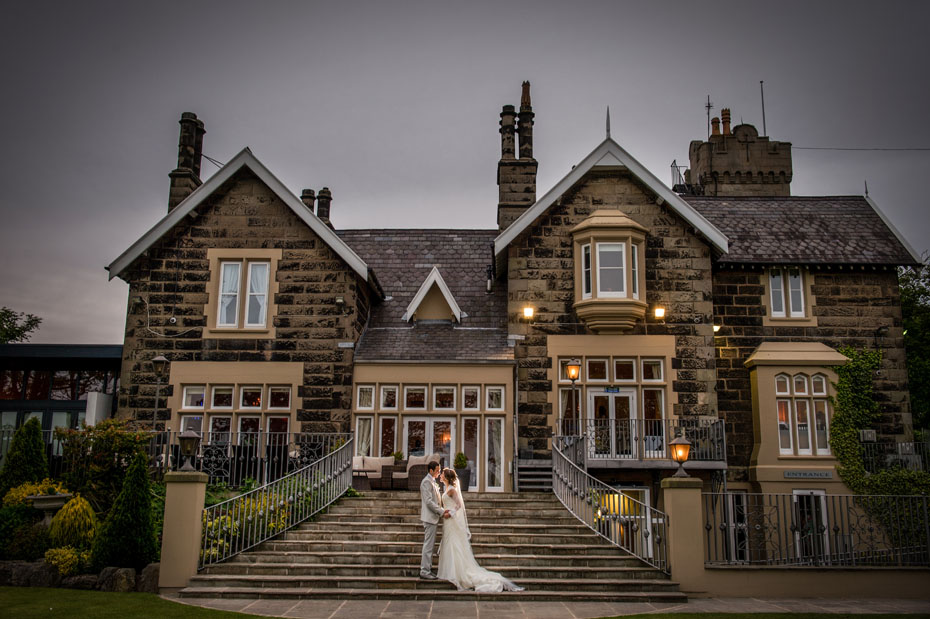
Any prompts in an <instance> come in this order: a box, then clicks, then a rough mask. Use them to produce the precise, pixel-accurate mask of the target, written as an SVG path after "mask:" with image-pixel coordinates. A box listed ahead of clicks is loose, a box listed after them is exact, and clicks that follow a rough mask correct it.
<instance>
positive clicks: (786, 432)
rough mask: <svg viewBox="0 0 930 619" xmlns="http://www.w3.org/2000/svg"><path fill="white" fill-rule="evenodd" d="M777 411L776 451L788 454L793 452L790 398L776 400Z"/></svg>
mask: <svg viewBox="0 0 930 619" xmlns="http://www.w3.org/2000/svg"><path fill="white" fill-rule="evenodd" d="M775 407H776V410H777V411H778V453H780V454H783V455H790V454H793V453H794V449H793V448H792V442H791V434H792V432H791V426H792V423H791V400H776V401H775Z"/></svg>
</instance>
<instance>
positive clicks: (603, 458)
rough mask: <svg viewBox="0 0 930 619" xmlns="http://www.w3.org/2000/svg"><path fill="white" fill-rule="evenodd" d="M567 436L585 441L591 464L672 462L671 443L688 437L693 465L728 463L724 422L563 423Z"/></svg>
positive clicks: (627, 420) (572, 421)
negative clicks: (696, 463)
mask: <svg viewBox="0 0 930 619" xmlns="http://www.w3.org/2000/svg"><path fill="white" fill-rule="evenodd" d="M560 423H561V430H562V435H563V436H578V437H582V438H583V441H584V444H585V447H584V455H585V458H586V459H587V462H588V464H589V465H590V464H595V465H596V464H597V463H598V462H623V461H633V462H643V461H649V460H666V461H671V459H672V456H671V450H670V448H669V446H668V444H669V441H671V440H672V439H674V438H675V437H676V436H684V437H685V438H687V439H688V440H689V441H690V442H691V454H690V455H689V456H688V461H689V462H723V461H725V460H726V437H725V434H724V428H723V420H722V419H711V420H706V419H660V420H646V419H603V420H600V419H598V420H594V419H588V420H585V421H581V422H579V421H575V420H567V419H563V420H562V421H561V422H560Z"/></svg>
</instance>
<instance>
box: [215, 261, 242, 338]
mask: <svg viewBox="0 0 930 619" xmlns="http://www.w3.org/2000/svg"><path fill="white" fill-rule="evenodd" d="M217 314H218V315H217V318H216V321H217V324H218V325H220V326H224V327H229V326H233V327H234V326H237V325H238V320H239V263H238V262H224V263H223V266H222V268H221V272H220V305H219V312H217Z"/></svg>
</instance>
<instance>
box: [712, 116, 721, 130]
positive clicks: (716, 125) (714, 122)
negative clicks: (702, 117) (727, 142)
mask: <svg viewBox="0 0 930 619" xmlns="http://www.w3.org/2000/svg"><path fill="white" fill-rule="evenodd" d="M710 134H711V135H720V119H719V118H717V117H716V116H714V117H713V118H711V119H710Z"/></svg>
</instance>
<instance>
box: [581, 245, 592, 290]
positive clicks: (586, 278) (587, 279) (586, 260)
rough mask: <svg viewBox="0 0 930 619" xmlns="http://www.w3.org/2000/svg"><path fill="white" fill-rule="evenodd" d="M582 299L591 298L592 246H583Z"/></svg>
mask: <svg viewBox="0 0 930 619" xmlns="http://www.w3.org/2000/svg"><path fill="white" fill-rule="evenodd" d="M581 298H582V299H590V298H591V244H590V243H586V244H584V245H582V246H581Z"/></svg>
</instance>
